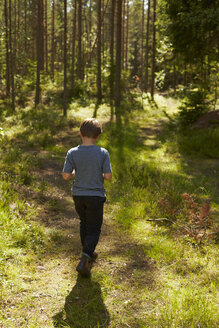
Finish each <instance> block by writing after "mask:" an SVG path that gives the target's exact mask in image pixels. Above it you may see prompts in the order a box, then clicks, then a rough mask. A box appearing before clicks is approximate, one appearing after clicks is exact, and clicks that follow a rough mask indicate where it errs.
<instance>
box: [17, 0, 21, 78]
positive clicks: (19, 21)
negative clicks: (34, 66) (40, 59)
mask: <svg viewBox="0 0 219 328" xmlns="http://www.w3.org/2000/svg"><path fill="white" fill-rule="evenodd" d="M17 10H18V15H17V53H18V57H19V55H20V41H21V40H20V32H21V31H20V26H21V2H20V1H18V8H17ZM17 71H18V73H20V68H19V67H18V68H17Z"/></svg>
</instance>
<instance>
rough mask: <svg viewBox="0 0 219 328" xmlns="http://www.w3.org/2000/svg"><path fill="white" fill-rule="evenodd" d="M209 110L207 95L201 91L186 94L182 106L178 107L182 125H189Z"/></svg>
mask: <svg viewBox="0 0 219 328" xmlns="http://www.w3.org/2000/svg"><path fill="white" fill-rule="evenodd" d="M208 110H209V105H207V94H206V92H204V91H201V90H191V91H189V92H187V96H186V98H185V99H184V101H183V104H182V105H181V106H179V118H180V122H181V123H182V125H185V126H187V125H190V124H192V123H194V122H196V121H197V119H198V118H199V117H200V116H201V115H202V114H204V113H205V112H207V111H208Z"/></svg>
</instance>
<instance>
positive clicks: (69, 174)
mask: <svg viewBox="0 0 219 328" xmlns="http://www.w3.org/2000/svg"><path fill="white" fill-rule="evenodd" d="M62 177H63V179H64V180H70V179H73V178H74V177H75V171H73V172H72V173H65V172H62Z"/></svg>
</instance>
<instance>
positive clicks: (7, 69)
mask: <svg viewBox="0 0 219 328" xmlns="http://www.w3.org/2000/svg"><path fill="white" fill-rule="evenodd" d="M4 10H5V48H6V49H5V50H6V51H5V55H6V57H5V59H6V94H7V96H9V95H10V58H9V45H8V40H9V38H8V8H7V0H5V7H4Z"/></svg>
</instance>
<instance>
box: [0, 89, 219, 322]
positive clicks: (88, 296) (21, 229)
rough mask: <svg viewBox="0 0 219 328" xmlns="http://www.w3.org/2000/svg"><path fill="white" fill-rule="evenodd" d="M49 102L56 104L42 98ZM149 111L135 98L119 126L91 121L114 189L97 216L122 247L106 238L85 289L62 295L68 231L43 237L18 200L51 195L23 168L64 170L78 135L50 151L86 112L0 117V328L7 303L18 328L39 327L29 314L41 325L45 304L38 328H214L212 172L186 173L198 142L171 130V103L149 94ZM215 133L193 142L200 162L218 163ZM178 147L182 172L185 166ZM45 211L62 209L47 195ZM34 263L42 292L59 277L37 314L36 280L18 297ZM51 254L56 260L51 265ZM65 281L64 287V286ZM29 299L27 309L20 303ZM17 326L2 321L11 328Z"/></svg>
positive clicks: (32, 209)
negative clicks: (51, 165) (99, 130)
mask: <svg viewBox="0 0 219 328" xmlns="http://www.w3.org/2000/svg"><path fill="white" fill-rule="evenodd" d="M49 97H50V98H51V99H53V100H54V95H53V93H52V92H51V93H49ZM51 99H49V100H48V101H52V100H51ZM155 101H156V103H153V104H151V103H150V102H149V101H148V99H147V96H146V95H143V96H142V97H139V99H136V98H135V100H134V101H133V103H132V104H129V106H130V107H129V108H130V111H128V112H127V113H125V111H123V115H122V122H121V125H120V126H118V125H116V124H115V123H114V122H107V121H109V117H110V108H109V106H108V105H107V104H102V105H101V106H100V107H99V108H98V110H97V111H96V114H97V118H100V120H101V121H103V123H104V132H103V134H102V136H101V138H100V139H99V141H98V145H99V146H102V147H105V148H107V149H108V150H109V153H110V157H111V162H112V167H113V180H112V182H110V183H106V189H107V198H108V200H109V203H108V202H107V204H106V213H105V216H106V218H107V220H110V219H112V221H113V222H114V223H113V224H114V225H115V227H117V225H118V226H119V228H121V229H119V233H120V235H119V236H120V239H121V240H119V238H118V240H117V239H115V240H114V236H110V238H111V239H110V241H111V242H112V244H113V243H115V244H117V243H119V245H116V246H117V247H118V249H116V250H115V249H113V250H110V251H108V250H107V247H106V249H105V247H104V245H103V247H102V252H103V254H105V255H104V256H105V259H104V260H100V265H99V266H98V267H97V268H96V269H95V268H94V279H92V280H91V281H86V282H85V281H80V279H78V280H77V281H76V283H75V281H74V284H75V286H74V287H73V288H72V290H71V288H69V280H68V279H70V278H69V277H71V280H72V258H73V256H72V258H70V259H69V262H65V258H64V256H66V253H67V251H66V247H67V246H66V245H67V241H66V240H67V236H68V238H70V237H69V231H70V232H71V230H66V231H67V232H66V235H65V234H64V232H65V231H64V229H62V228H60V229H58V230H57V231H56V233H53V234H51V236H50V237H48V235H47V232H46V229H45V227H44V226H42V225H41V224H40V223H39V222H38V221H37V220H38V218H39V216H38V211H39V208H38V205H39V204H37V200H35V201H33V200H29V201H28V200H27V199H26V198H25V193H27V192H28V191H31V190H35V191H36V190H37V191H39V192H40V193H41V194H42V195H44V193H45V192H46V191H47V190H49V189H51V192H53V189H52V188H54V186H52V184H51V183H50V182H44V183H43V182H42V183H41V184H40V185H39V183H38V181H37V180H36V177H35V176H34V175H33V174H32V171H33V169H34V168H37V167H39V166H40V160H39V158H38V156H37V151H38V150H39V149H43V150H45V149H46V150H47V155H45V158H44V159H46V156H48V158H49V159H50V160H51V158H53V157H52V156H57V157H59V158H60V157H61V158H63V161H64V156H65V154H66V150H67V149H65V147H66V145H69V144H70V143H71V145H72V146H74V145H76V144H77V143H78V137H77V136H76V135H75V137H74V139H73V140H70V141H68V142H67V143H66V144H65V146H64V145H62V144H60V143H57V135H59V134H61V135H62V137H63V135H64V137H66V136H67V137H69V136H68V134H69V133H70V132H75V131H76V130H77V131H78V126H79V120H80V119H81V118H84V117H87V116H92V114H93V113H94V110H95V105H94V104H92V103H91V102H90V103H83V104H82V103H80V101H76V102H72V104H71V105H70V108H69V112H68V115H69V116H68V119H66V118H63V117H62V112H61V111H60V109H59V108H58V107H57V108H56V107H54V108H50V107H49V106H48V105H41V106H39V107H38V108H37V109H33V108H31V107H27V108H25V109H23V110H21V111H20V112H17V113H15V114H13V115H11V116H7V115H5V116H4V115H2V122H3V123H2V126H1V128H2V129H1V130H0V138H1V139H0V143H1V151H0V152H1V158H0V170H1V182H0V187H1V188H0V190H1V198H0V225H1V232H0V259H1V260H0V274H1V275H0V284H1V286H0V287H1V292H0V302H1V305H2V310H1V312H0V322H3V323H4V324H5V327H8V326H7V325H8V324H9V322H10V317H9V318H8V317H7V314H6V312H4V306H6V305H7V306H8V304H9V305H10V304H15V305H13V306H15V307H16V306H18V311H20V312H21V313H22V315H23V323H22V324H23V325H24V326H25V325H26V326H25V327H28V328H29V327H34V328H35V327H42V325H41V323H39V320H38V319H39V318H38V316H39V317H41V320H43V319H42V318H43V315H42V313H44V312H46V311H44V306H45V307H46V310H48V308H49V311H50V312H49V314H48V315H49V316H50V317H49V318H48V316H47V321H46V322H50V324H49V325H48V327H62V326H65V327H76V326H77V327H85V326H86V327H89V322H90V324H91V325H93V326H95V327H98V326H101V325H103V324H104V325H108V326H109V327H111V328H117V327H126V326H128V327H133V328H139V327H142V328H144V327H150V328H152V327H153V328H162V327H170V328H174V327H177V328H178V327H182V328H188V327H203V328H205V327H206V328H208V327H211V328H216V327H217V324H218V323H217V310H216V307H217V301H216V297H217V286H218V273H217V268H218V264H217V248H216V245H215V242H216V238H215V236H216V235H217V230H216V228H217V224H216V220H215V217H214V216H213V215H212V211H215V213H216V214H217V211H218V208H219V205H218V194H217V185H216V184H215V183H214V180H215V177H217V174H218V173H217V171H216V173H215V172H214V171H212V172H210V173H211V174H210V175H209V176H208V175H206V174H204V175H202V174H201V173H202V171H197V172H196V174H193V172H191V170H190V166H191V167H194V163H193V160H194V159H193V157H192V155H194V154H196V151H195V150H194V142H193V139H192V138H195V135H196V133H197V134H198V132H197V131H195V130H185V131H183V132H182V131H180V129H178V127H177V120H176V118H175V116H174V115H173V114H174V113H175V109H176V102H174V101H173V100H171V99H164V98H163V97H161V96H158V95H157V96H156V97H155ZM54 104H55V102H54ZM123 105H124V106H125V102H124V104H123ZM151 106H152V107H151ZM168 106H169V107H170V108H168ZM131 109H132V110H131ZM123 110H124V108H123ZM136 118H137V119H136ZM160 122H161V123H160ZM15 123H16V124H15ZM157 124H158V125H159V124H160V127H159V129H154V127H155V128H156V127H157V126H158V125H157ZM158 130H159V131H158ZM145 131H146V132H145ZM216 131H217V130H216V129H215V130H211V132H210V130H209V133H211V134H212V139H211V138H210V141H209V142H208V138H207V134H206V130H205V131H202V132H201V133H203V136H205V137H203V138H205V139H201V141H200V144H199V145H200V146H203V145H201V143H202V142H203V140H206V143H207V145H208V147H207V146H206V149H207V148H208V151H209V153H208V154H207V152H204V153H201V150H199V154H200V156H201V157H202V156H203V157H205V156H207V157H208V158H209V157H211V155H210V154H216V150H215V148H214V146H212V145H211V144H210V143H214V142H216V141H215V140H217V132H216ZM64 133H65V134H64ZM201 133H200V135H201ZM73 135H74V134H71V138H72V136H73ZM183 138H184V139H183ZM186 138H187V143H186V142H185V143H184V142H183V141H182V140H186ZM61 140H64V139H61ZM149 141H150V142H149ZM180 142H182V144H181V143H180ZM198 143H199V142H198V141H197V145H198ZM183 147H185V148H183ZM186 149H187V150H186ZM188 149H190V156H191V157H190V158H189V160H190V162H189V160H188V158H187V157H186V156H185V154H187V155H188V153H189V151H188ZM197 151H198V146H197ZM213 157H215V155H214V156H213ZM213 157H212V158H213ZM199 165H200V163H199ZM214 169H215V168H214ZM212 174H214V175H212ZM56 187H57V188H58V192H61V191H62V190H61V186H59V185H58V186H56ZM56 192H57V191H56ZM45 202H47V203H46V205H47V206H48V207H49V208H50V209H53V210H54V213H56V212H58V210H60V211H61V210H63V211H64V210H65V209H64V208H63V206H65V205H66V204H67V202H65V199H61V200H57V199H56V198H55V197H54V195H53V197H48V199H46V200H45ZM62 203H63V204H64V205H61V204H62ZM59 207H60V208H59ZM36 218H37V220H36ZM52 219H53V218H51V219H50V220H48V222H50V223H51V222H52ZM54 220H56V217H55V218H54ZM106 222H107V224H109V225H111V223H110V222H109V221H106ZM61 223H62V222H60V224H61ZM107 230H108V225H107ZM71 233H72V232H71ZM108 233H111V229H109V231H108ZM67 234H68V235H67ZM48 238H51V239H52V243H54V245H55V246H54V245H53V244H52V243H51V244H50V247H49V248H48V247H47V246H48V244H47V241H48ZM74 238H75V237H74ZM69 240H70V239H68V241H69ZM71 242H73V241H72V240H70V243H71ZM101 242H102V241H101ZM100 244H101V243H100ZM121 245H122V247H120V246H121ZM71 247H73V246H71ZM71 251H72V248H71ZM63 252H64V253H65V255H64V256H63V258H62V255H63ZM42 253H44V255H45V258H44V263H45V264H46V266H48V268H47V269H46V268H45V267H43V268H41V267H40V268H39V270H38V272H41V271H40V270H41V269H42V272H41V273H40V274H41V276H42V277H43V278H42V277H41V280H43V281H44V282H43V283H44V284H45V285H46V284H47V283H48V284H50V283H51V284H52V283H53V279H59V278H60V280H58V283H57V284H55V283H54V285H55V287H54V286H53V285H52V287H53V289H54V290H52V291H47V292H48V293H49V295H52V297H51V298H48V297H47V300H48V299H49V300H51V301H49V302H48V304H44V301H43V297H44V295H43V294H42V295H41V294H40V292H41V289H43V288H44V289H45V290H47V289H46V288H47V286H46V287H45V286H44V285H43V283H42V281H38V280H37V279H35V280H34V283H35V290H37V291H38V289H39V300H38V301H36V303H34V302H33V296H32V295H30V293H31V291H32V290H31V289H30V290H28V288H30V286H28V287H27V284H25V281H30V282H31V281H32V279H33V276H34V275H35V263H39V262H40V261H43V260H42V258H41V255H42ZM52 254H56V256H57V257H58V256H60V259H57V258H55V259H54V258H52V257H53V255H52ZM73 260H75V259H74V258H73ZM66 263H68V264H66ZM65 264H66V266H65ZM74 264H75V262H74ZM62 266H63V271H62V270H59V271H58V273H57V267H59V268H60V267H62ZM67 266H68V267H67ZM69 266H70V267H69ZM50 269H51V271H49V270H50ZM44 270H45V272H44ZM69 272H70V273H69ZM59 274H60V277H57V276H58V275H59ZM66 276H67V277H68V279H67V280H65V279H64V278H63V277H66ZM74 279H75V276H73V280H74ZM48 280H49V281H50V282H48ZM38 284H39V286H38ZM40 284H42V285H40ZM49 286H50V285H49ZM52 287H51V288H52ZM59 287H60V289H58V288H59ZM57 290H58V291H59V296H60V298H61V301H60V303H59V305H58V306H59V309H57V307H58V306H55V305H54V304H56V303H58V298H57V297H58V296H57V295H58V291H57ZM25 293H26V294H25ZM55 293H56V294H55ZM18 295H21V296H20V297H21V298H24V297H26V298H25V300H26V303H25V304H24V305H19V304H21V303H18V305H16V301H15V300H14V299H15V298H16V297H18ZM54 295H56V296H54ZM66 295H67V296H66ZM28 297H29V302H30V303H28V304H27V300H28ZM37 297H38V296H37ZM64 298H65V303H64V302H63V299H64ZM13 302H14V303H13ZM29 304H30V305H29ZM33 304H34V305H33ZM60 304H62V305H63V306H62V309H60V307H61V305H60ZM19 306H20V308H19ZM22 306H23V308H22ZM34 306H35V307H34ZM36 306H37V309H36ZM29 307H30V310H31V311H32V310H33V311H36V313H35V314H34V316H33V317H32V319H30V321H29V322H28V323H27V322H26V321H25V319H26V317H25V311H26V309H27V308H29ZM31 307H33V309H31ZM37 311H38V312H37ZM12 312H13V309H12ZM89 318H90V321H89ZM31 320H32V321H31ZM15 326H16V324H13V323H12V322H11V327H15Z"/></svg>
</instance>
